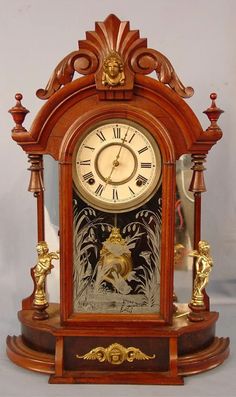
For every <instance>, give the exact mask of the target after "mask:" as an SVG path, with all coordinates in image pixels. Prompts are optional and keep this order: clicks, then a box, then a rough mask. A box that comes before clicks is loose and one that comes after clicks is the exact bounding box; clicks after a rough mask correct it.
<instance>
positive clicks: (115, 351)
mask: <svg viewBox="0 0 236 397" xmlns="http://www.w3.org/2000/svg"><path fill="white" fill-rule="evenodd" d="M155 357H156V355H155V354H153V355H152V356H148V355H147V354H145V353H143V352H142V351H141V350H140V349H138V348H136V347H128V348H126V347H124V346H122V345H121V344H119V343H113V344H112V345H110V346H108V347H106V348H105V347H95V348H94V349H92V350H90V351H89V352H88V353H86V354H84V355H82V356H80V355H78V354H76V358H82V359H84V360H98V361H99V362H100V363H102V362H106V361H107V362H108V363H110V364H113V365H120V364H122V363H123V362H124V361H128V362H130V363H132V362H133V361H134V360H153V359H154V358H155Z"/></svg>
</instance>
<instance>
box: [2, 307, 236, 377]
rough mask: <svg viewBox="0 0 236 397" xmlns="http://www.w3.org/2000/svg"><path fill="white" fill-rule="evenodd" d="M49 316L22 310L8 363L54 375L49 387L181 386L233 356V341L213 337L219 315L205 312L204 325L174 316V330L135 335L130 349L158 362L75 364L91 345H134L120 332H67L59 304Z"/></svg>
mask: <svg viewBox="0 0 236 397" xmlns="http://www.w3.org/2000/svg"><path fill="white" fill-rule="evenodd" d="M49 315H50V318H49V319H48V320H45V321H34V320H32V311H31V310H22V311H21V312H20V313H19V318H20V321H21V323H22V335H21V336H18V337H16V336H12V337H11V336H8V338H7V355H8V357H9V358H10V360H11V361H13V362H14V363H15V364H17V365H19V366H21V367H23V368H26V369H30V370H33V371H38V372H43V373H47V374H51V376H50V379H49V383H98V384H102V383H114V384H115V383H117V384H119V383H121V384H163V385H165V384H169V385H170V384H172V385H177V384H183V376H186V375H192V374H197V373H200V372H204V371H207V370H209V369H212V368H214V367H216V366H218V365H220V364H222V363H223V362H224V360H225V359H226V358H227V357H228V355H229V338H218V337H215V335H214V329H215V323H216V321H217V318H218V314H217V313H215V312H210V313H209V312H205V314H204V320H203V321H201V322H191V321H189V320H188V316H187V313H186V314H184V315H182V316H180V317H179V318H178V317H177V318H175V319H174V321H173V325H172V326H167V327H166V326H165V327H159V328H158V329H156V330H155V335H154V333H153V335H147V336H146V337H145V335H142V336H141V337H140V336H138V335H134V337H133V338H132V343H133V344H132V345H133V346H141V350H144V351H145V352H146V353H147V354H150V352H149V351H148V346H151V349H152V351H154V352H155V353H156V351H157V354H156V356H157V359H156V361H155V360H149V361H145V360H144V361H143V360H142V361H136V362H133V363H128V362H126V363H123V364H122V365H118V366H117V365H111V364H109V363H104V362H98V361H96V360H77V361H76V360H75V361H73V357H75V354H76V353H78V351H82V353H83V352H88V351H89V349H90V347H91V346H93V347H96V346H108V345H109V344H110V342H112V343H114V342H115V341H117V342H118V343H121V341H122V343H123V345H124V346H130V345H131V340H129V338H128V337H122V338H121V337H120V335H119V334H118V335H117V336H116V335H115V334H114V335H107V336H104V335H103V336H102V337H100V335H98V336H97V337H96V336H91V337H88V336H87V334H86V332H85V331H84V330H83V331H80V330H79V329H71V328H70V329H68V328H63V327H62V326H60V324H59V315H58V305H50V308H49ZM159 345H160V349H159V347H158V346H159ZM175 346H176V347H177V350H176V354H175ZM153 349H156V350H153ZM158 349H159V353H158ZM80 354H81V353H80ZM166 357H167V363H165V359H166Z"/></svg>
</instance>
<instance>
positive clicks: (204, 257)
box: [189, 240, 213, 306]
mask: <svg viewBox="0 0 236 397" xmlns="http://www.w3.org/2000/svg"><path fill="white" fill-rule="evenodd" d="M189 255H190V256H193V257H195V258H197V260H196V263H195V269H196V276H195V279H194V284H193V295H192V300H191V305H192V306H204V295H203V292H202V291H203V289H204V288H205V287H206V285H207V284H208V282H209V274H210V272H211V270H212V267H213V259H212V257H211V255H210V244H209V243H208V242H207V241H204V240H201V241H199V243H198V250H195V251H192V252H191V253H190V254H189Z"/></svg>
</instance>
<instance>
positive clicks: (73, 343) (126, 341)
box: [64, 336, 169, 372]
mask: <svg viewBox="0 0 236 397" xmlns="http://www.w3.org/2000/svg"><path fill="white" fill-rule="evenodd" d="M64 369H65V370H67V371H84V370H88V371H111V370H112V371H113V370H114V371H140V370H141V371H161V372H164V371H168V370H169V338H148V337H145V338H144V337H143V338H140V337H139V338H137V337H136V338H135V337H134V338H127V337H125V338H124V337H123V338H122V337H117V338H115V337H112V338H109V337H101V338H94V337H75V336H70V337H68V336H66V337H64Z"/></svg>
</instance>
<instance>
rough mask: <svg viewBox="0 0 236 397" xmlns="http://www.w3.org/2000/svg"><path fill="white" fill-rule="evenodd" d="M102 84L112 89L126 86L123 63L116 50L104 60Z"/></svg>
mask: <svg viewBox="0 0 236 397" xmlns="http://www.w3.org/2000/svg"><path fill="white" fill-rule="evenodd" d="M102 84H103V85H108V86H111V87H115V86H117V85H124V84H125V74H124V65H123V61H122V59H121V57H120V55H119V54H118V52H116V51H114V50H112V51H111V52H110V53H109V54H108V55H107V56H106V58H105V59H104V62H103V74H102Z"/></svg>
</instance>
